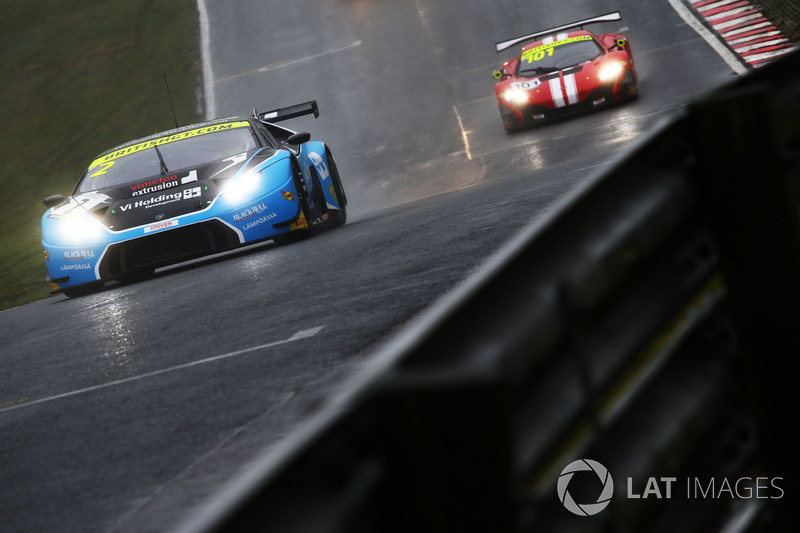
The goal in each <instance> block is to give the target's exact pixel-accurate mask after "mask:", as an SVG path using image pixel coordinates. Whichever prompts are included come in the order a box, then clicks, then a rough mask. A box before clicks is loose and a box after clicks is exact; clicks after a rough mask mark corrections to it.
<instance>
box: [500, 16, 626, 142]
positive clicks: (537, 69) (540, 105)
mask: <svg viewBox="0 0 800 533" xmlns="http://www.w3.org/2000/svg"><path fill="white" fill-rule="evenodd" d="M620 19H621V16H620V14H619V11H615V12H613V13H608V14H606V15H602V16H599V17H594V18H590V19H586V20H580V21H577V22H572V23H570V24H566V25H564V26H559V27H557V28H550V29H547V30H542V31H538V32H536V33H532V34H529V35H523V36H521V37H516V38H514V39H509V40H507V41H503V42H499V43H495V48H496V50H497V52H502V51H503V50H506V49H507V48H510V47H512V46H514V45H516V44H519V43H522V42H525V41H530V40H532V39H535V41H534V42H533V43H530V44H528V45H526V46H525V47H523V48H522V53H521V54H520V55H519V56H518V57H515V58H514V59H511V60H509V61H507V62H505V63H504V64H503V66H502V68H501V69H500V70H497V71H495V72H494V78H495V80H497V81H496V83H495V87H494V90H495V95H496V96H497V103H498V105H499V107H500V116H501V117H502V119H503V126H504V127H505V128H506V130H513V129H516V128H519V127H521V126H526V125H529V124H532V123H536V122H538V121H544V120H546V119H550V118H555V117H559V116H563V115H565V114H568V113H571V112H576V111H580V110H586V109H592V108H595V107H598V106H601V105H603V104H609V103H613V102H618V101H620V100H625V99H627V98H632V97H635V96H636V95H637V94H638V81H637V77H636V69H635V67H634V64H633V55H632V54H631V48H630V44H629V43H628V39H627V38H626V37H625V36H624V35H619V34H614V33H606V34H602V35H600V36H599V37H598V36H595V35H593V34H592V33H591V32H589V31H588V30H584V29H583V26H584V25H587V24H592V23H596V22H608V21H614V20H620ZM574 28H580V29H578V30H574ZM567 30H573V31H567Z"/></svg>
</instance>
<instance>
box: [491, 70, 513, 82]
mask: <svg viewBox="0 0 800 533" xmlns="http://www.w3.org/2000/svg"><path fill="white" fill-rule="evenodd" d="M508 76H510V74H509V73H508V72H506V69H500V70H495V71H494V72H493V73H492V77H493V78H494V79H496V80H502V79H503V78H507V77H508Z"/></svg>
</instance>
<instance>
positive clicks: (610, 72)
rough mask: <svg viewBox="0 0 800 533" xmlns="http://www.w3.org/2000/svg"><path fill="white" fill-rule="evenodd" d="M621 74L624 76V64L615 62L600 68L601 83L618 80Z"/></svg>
mask: <svg viewBox="0 0 800 533" xmlns="http://www.w3.org/2000/svg"><path fill="white" fill-rule="evenodd" d="M620 74H622V64H621V63H617V62H616V61H615V62H613V63H606V64H605V65H603V66H602V67H600V73H599V75H598V77H599V78H600V81H613V80H616V79H618V78H619V75H620Z"/></svg>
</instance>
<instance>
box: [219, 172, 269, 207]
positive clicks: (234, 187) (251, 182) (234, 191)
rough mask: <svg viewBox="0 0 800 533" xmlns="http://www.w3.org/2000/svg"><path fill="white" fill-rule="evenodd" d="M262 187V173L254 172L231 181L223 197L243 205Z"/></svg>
mask: <svg viewBox="0 0 800 533" xmlns="http://www.w3.org/2000/svg"><path fill="white" fill-rule="evenodd" d="M260 185H261V173H260V172H252V173H249V174H245V175H244V176H241V177H239V178H238V179H237V180H236V181H231V182H229V183H228V184H227V185H226V186H225V190H224V191H223V192H222V196H223V197H224V198H226V199H228V200H230V201H231V202H233V203H237V204H238V203H243V202H246V201H247V200H249V199H250V198H252V197H253V195H254V194H255V192H256V191H257V190H258V187H259V186H260Z"/></svg>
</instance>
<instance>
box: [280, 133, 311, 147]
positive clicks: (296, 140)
mask: <svg viewBox="0 0 800 533" xmlns="http://www.w3.org/2000/svg"><path fill="white" fill-rule="evenodd" d="M310 140H311V134H310V133H294V134H292V135H289V138H288V139H286V142H287V143H289V144H294V145H300V144H304V143H307V142H308V141H310Z"/></svg>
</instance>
